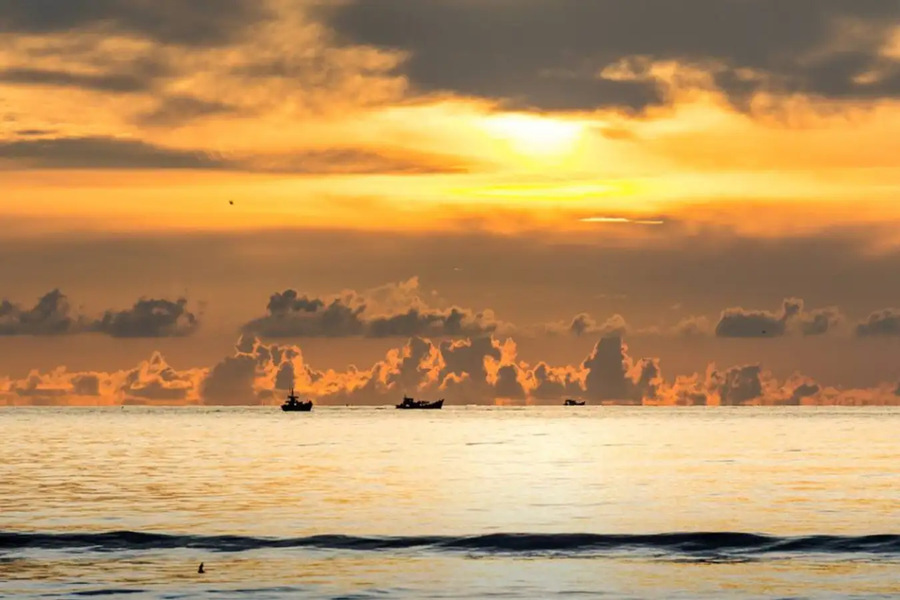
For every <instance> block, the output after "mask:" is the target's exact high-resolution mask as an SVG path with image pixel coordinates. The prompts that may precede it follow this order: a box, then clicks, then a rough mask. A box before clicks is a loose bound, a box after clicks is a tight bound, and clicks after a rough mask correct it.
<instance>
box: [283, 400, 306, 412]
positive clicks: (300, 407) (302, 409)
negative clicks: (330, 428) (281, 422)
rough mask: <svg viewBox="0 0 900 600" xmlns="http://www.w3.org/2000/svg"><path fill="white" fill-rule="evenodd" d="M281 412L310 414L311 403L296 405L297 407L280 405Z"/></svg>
mask: <svg viewBox="0 0 900 600" xmlns="http://www.w3.org/2000/svg"><path fill="white" fill-rule="evenodd" d="M281 410H283V411H284V412H310V411H312V402H309V403H307V404H298V405H297V406H285V405H284V404H282V405H281Z"/></svg>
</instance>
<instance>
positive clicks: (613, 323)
mask: <svg viewBox="0 0 900 600" xmlns="http://www.w3.org/2000/svg"><path fill="white" fill-rule="evenodd" d="M627 331H628V325H627V323H625V319H624V317H622V315H618V314H616V315H612V316H611V317H609V318H608V319H606V321H604V322H603V323H598V322H597V320H596V319H594V317H592V316H591V315H590V314H588V313H578V314H577V315H575V316H574V317H573V318H572V320H571V321H553V322H550V323H545V324H543V325H540V326H538V327H534V328H532V333H534V334H536V335H540V334H549V335H573V336H575V337H581V336H587V335H600V336H607V335H611V336H618V337H622V336H624V335H625V333H626V332H627Z"/></svg>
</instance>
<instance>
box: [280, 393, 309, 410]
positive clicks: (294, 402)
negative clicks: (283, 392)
mask: <svg viewBox="0 0 900 600" xmlns="http://www.w3.org/2000/svg"><path fill="white" fill-rule="evenodd" d="M312 406H313V405H312V400H307V401H306V402H300V396H298V395H297V394H295V393H294V388H291V393H290V394H288V399H287V401H286V402H285V403H284V404H282V405H281V410H283V411H284V412H309V411H311V410H312Z"/></svg>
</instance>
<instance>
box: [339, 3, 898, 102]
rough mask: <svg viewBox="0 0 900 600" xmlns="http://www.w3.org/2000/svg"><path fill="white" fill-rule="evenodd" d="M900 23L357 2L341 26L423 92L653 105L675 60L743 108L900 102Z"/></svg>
mask: <svg viewBox="0 0 900 600" xmlns="http://www.w3.org/2000/svg"><path fill="white" fill-rule="evenodd" d="M898 19H900V9H898V8H897V6H896V4H894V3H891V2H883V1H882V0H860V1H859V2H844V1H843V0H800V1H796V2H788V3H784V2H781V1H780V0H750V1H747V0H685V1H682V2H678V3H673V2H659V1H657V0H629V1H628V2H621V1H619V0H596V1H592V2H582V1H581V0H515V1H514V0H498V1H494V2H470V1H462V2H460V1H457V0H432V1H428V2H416V3H410V2H407V1H406V0H384V1H381V2H377V3H372V2H365V1H360V0H355V1H350V2H345V3H341V4H339V5H338V6H336V7H335V8H334V9H333V10H332V11H331V12H330V18H329V23H330V24H331V25H332V26H333V27H334V28H335V29H336V30H337V31H338V33H339V34H340V35H341V36H343V37H344V38H346V39H349V40H352V41H353V42H355V43H360V44H370V45H373V46H376V47H381V48H390V49H394V50H399V51H403V52H406V53H408V55H409V59H408V61H407V62H406V63H405V64H404V66H403V72H404V73H405V74H406V75H407V76H408V77H409V78H410V80H411V82H412V83H413V85H414V87H415V89H417V90H419V91H421V92H422V93H429V92H436V91H451V92H455V93H458V94H462V95H469V96H480V97H485V98H490V99H497V100H503V101H505V102H506V103H507V104H508V105H510V106H517V107H528V108H538V109H544V110H592V109H596V108H601V107H619V108H626V109H631V110H641V109H643V108H645V107H647V106H652V105H658V104H662V103H664V102H665V101H666V94H665V86H663V85H662V82H661V81H660V79H659V78H658V77H657V76H656V74H655V73H654V71H653V66H654V65H656V64H658V63H665V62H669V61H674V62H676V63H678V64H681V65H689V66H695V67H698V68H702V69H704V70H707V71H708V72H709V73H711V75H712V76H713V83H714V84H715V85H716V86H717V87H718V88H719V89H721V90H722V91H723V92H724V93H725V94H726V95H727V96H728V97H729V98H730V99H731V100H732V102H733V103H734V104H735V105H738V106H747V105H748V104H749V99H750V98H751V97H752V96H753V95H754V94H755V93H756V92H759V91H766V92H774V93H779V94H784V95H789V94H793V93H803V94H809V95H815V96H821V97H827V98H836V99H843V98H875V97H879V96H881V97H893V96H895V95H896V93H897V91H898V89H900V77H898V69H897V63H896V61H893V60H891V59H888V58H886V57H885V56H884V48H885V47H886V46H887V44H888V42H889V41H890V36H891V35H892V33H893V31H894V29H895V27H896V26H897V24H898ZM867 76H868V77H867Z"/></svg>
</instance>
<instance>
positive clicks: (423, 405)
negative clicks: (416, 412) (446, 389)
mask: <svg viewBox="0 0 900 600" xmlns="http://www.w3.org/2000/svg"><path fill="white" fill-rule="evenodd" d="M442 406H444V399H443V398H441V399H440V400H435V401H434V402H426V401H424V400H415V399H413V398H410V397H408V396H403V402H401V403H400V404H398V405H397V408H406V409H412V408H418V409H432V410H437V409H439V408H441V407H442Z"/></svg>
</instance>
